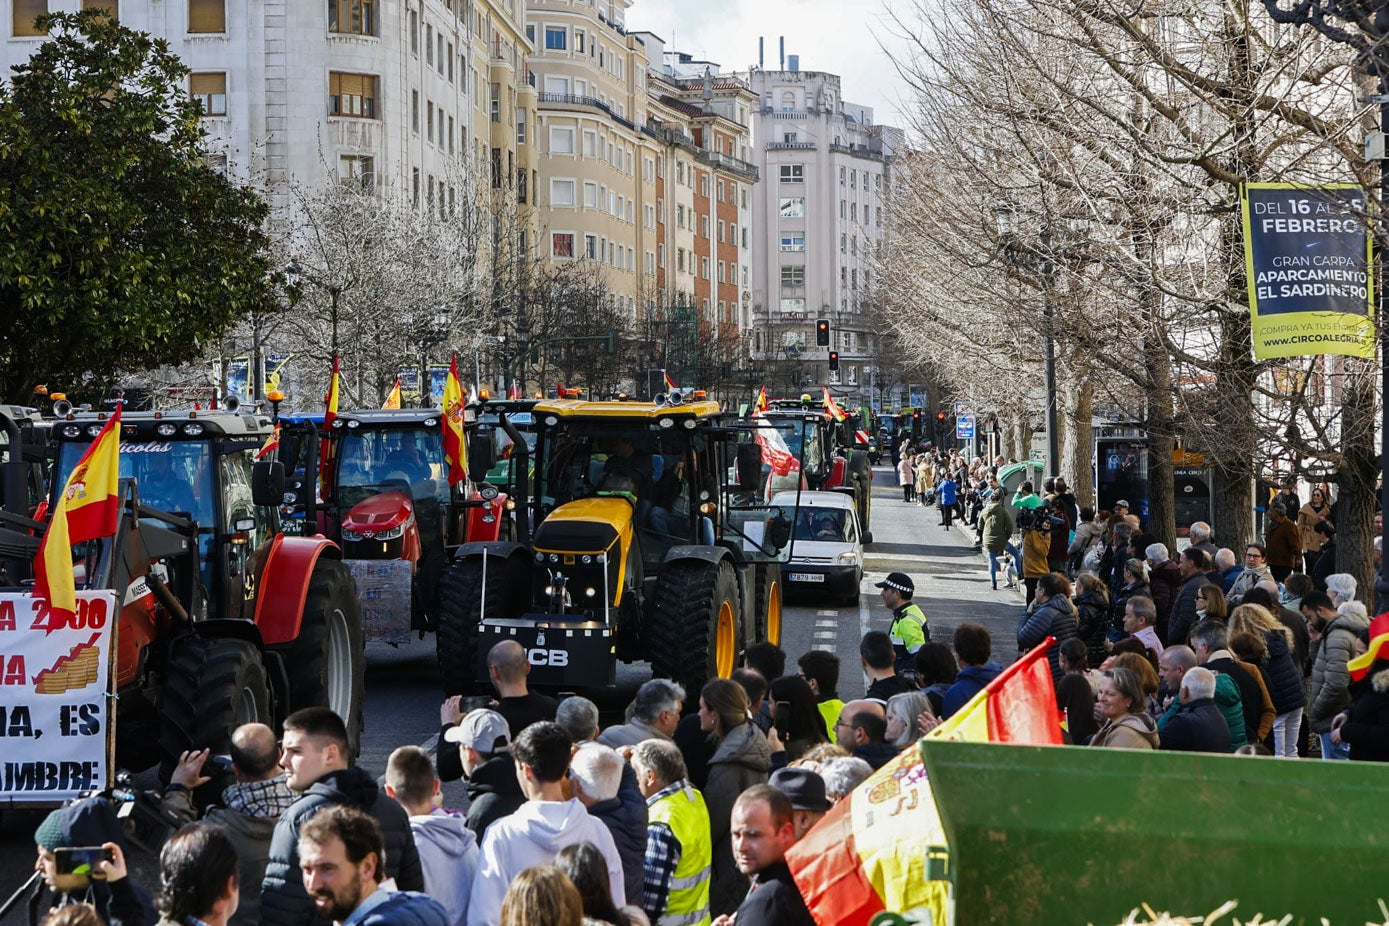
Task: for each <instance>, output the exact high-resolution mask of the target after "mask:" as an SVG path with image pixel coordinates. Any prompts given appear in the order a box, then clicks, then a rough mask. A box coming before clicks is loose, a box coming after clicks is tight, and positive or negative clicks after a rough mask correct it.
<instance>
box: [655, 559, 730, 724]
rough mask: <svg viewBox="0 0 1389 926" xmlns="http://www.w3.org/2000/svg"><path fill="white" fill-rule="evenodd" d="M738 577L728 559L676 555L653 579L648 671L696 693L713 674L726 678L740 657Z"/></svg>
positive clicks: (691, 692)
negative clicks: (695, 558) (658, 576)
mask: <svg viewBox="0 0 1389 926" xmlns="http://www.w3.org/2000/svg"><path fill="white" fill-rule="evenodd" d="M739 623H740V622H739V620H738V580H737V578H736V577H735V576H734V574H733V564H732V563H729V562H726V561H725V562H720V563H709V562H705V561H703V560H679V561H676V562H673V563H670V564H668V565H667V566H666V567H665V569H664V570H663V571H662V572H661V577H660V579H659V580H658V582H657V587H656V601H655V606H654V607H653V608H652V612H651V623H650V633H649V634H648V635H647V638H648V640H649V641H650V651H651V652H650V655H651V669H652V673H653V674H654V675H656V676H657V677H660V678H669V679H673V680H674V681H677V682H679V683H680V684H681V685H683V686H685V692H686V696H687V697H689V698H694V697H695V696H696V695H697V694H698V693H699V691H700V689H702V688H703V687H704V683H705V682H707V681H709V680H710V679H713V678H728V677H729V675H731V674H732V673H733V667H734V664H735V661H736V660H737V658H738V645H739V641H738V627H739Z"/></svg>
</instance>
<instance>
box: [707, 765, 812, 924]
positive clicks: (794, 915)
mask: <svg viewBox="0 0 1389 926" xmlns="http://www.w3.org/2000/svg"><path fill="white" fill-rule="evenodd" d="M792 816H793V811H792V809H791V801H790V800H788V799H787V797H786V795H785V794H782V793H781V792H780V791H778V790H777V789H776V788H773V787H772V786H771V785H754V786H753V787H751V788H748V789H747V790H746V791H744V792H743V793H742V794H740V795H738V800H737V802H736V803H734V805H733V819H732V826H731V832H732V834H733V858H734V860H735V861H736V862H737V863H738V870H739V871H741V872H742V873H743V874H745V875H748V876H749V877H750V878H752V883H751V885H750V886H749V887H748V894H747V896H746V897H745V898H743V902H742V904H740V905H739V907H738V911H737V913H735V914H734V915H733V916H729V915H728V914H724V915H723V916H720V917H719V918H718V919H716V920H714V922H713V926H731V924H732V923H733V922H734V921H735V920H736V921H737V923H738V926H814V923H815V920H814V919H813V918H812V917H811V915H810V910H809V909H807V907H806V905H805V898H803V897H802V896H801V892H800V890H799V889H798V888H797V887H796V882H795V881H794V880H793V879H792V877H791V869H790V868H789V867H788V866H787V864H786V850H787V849H789V848H791V846H792V845H793V844H794V843H795V842H796V827H795V823H794V822H793V820H792Z"/></svg>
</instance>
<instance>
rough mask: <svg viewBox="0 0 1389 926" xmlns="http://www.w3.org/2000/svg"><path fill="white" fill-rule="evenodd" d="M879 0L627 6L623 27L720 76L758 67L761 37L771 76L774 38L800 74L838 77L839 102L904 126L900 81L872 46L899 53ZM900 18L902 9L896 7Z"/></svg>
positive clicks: (685, 0) (688, 0)
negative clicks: (782, 41) (712, 67)
mask: <svg viewBox="0 0 1389 926" xmlns="http://www.w3.org/2000/svg"><path fill="white" fill-rule="evenodd" d="M883 2H884V0H859V2H858V3H845V2H844V0H633V2H632V6H631V7H630V8H629V9H628V10H627V28H628V29H629V30H645V31H650V32H654V33H656V34H657V35H659V36H660V37H661V38H663V39H664V40H665V42H666V48H667V50H672V51H682V52H685V53H687V54H691V55H693V56H694V57H695V58H696V59H705V60H708V61H715V62H718V63H719V64H720V65H722V66H723V69H724V70H725V71H733V70H738V71H742V70H746V69H747V68H748V67H749V66H750V65H755V64H756V63H757V38H758V36H762V37H763V38H765V39H766V42H765V46H766V50H765V53H764V61H765V67H766V69H767V70H777V67H778V63H777V55H778V37H779V36H785V37H786V53H787V55H800V59H801V60H800V68H801V70H803V71H828V72H829V73H831V74H838V75H839V76H840V78H841V84H840V87H841V92H842V93H843V98H844V99H845V100H847V101H848V102H850V103H859V104H862V105H864V106H871V107H873V116H874V118H875V119H876V120H877V121H878V122H880V123H886V124H889V125H897V126H903V127H905V125H906V122H907V120H906V119H905V118H904V117H903V115H902V113H903V111H904V109H905V108H906V103H907V100H906V99H905V95H904V93H903V92H902V83H901V80H900V78H899V77H898V76H897V72H896V70H895V69H894V67H893V64H892V62H891V61H890V60H889V58H888V56H887V55H886V54H884V53H883V50H882V47H880V45H879V41H881V43H882V45H883V46H886V47H887V48H888V49H890V50H893V52H894V53H898V52H899V51H901V50H902V49H903V47H904V46H903V43H902V40H901V39H899V38H897V37H896V36H895V35H893V34H892V31H891V30H890V28H889V23H888V22H887V19H886V14H885V12H884V6H883ZM900 8H901V9H902V10H903V12H904V15H905V14H906V11H907V10H908V8H909V7H908V5H907V4H905V3H904V4H901V6H900Z"/></svg>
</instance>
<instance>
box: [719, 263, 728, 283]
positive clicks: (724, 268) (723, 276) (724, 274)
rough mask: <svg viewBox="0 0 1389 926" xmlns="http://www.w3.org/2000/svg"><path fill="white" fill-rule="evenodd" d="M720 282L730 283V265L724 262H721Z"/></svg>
mask: <svg viewBox="0 0 1389 926" xmlns="http://www.w3.org/2000/svg"><path fill="white" fill-rule="evenodd" d="M719 282H720V283H727V282H728V264H726V263H725V262H724V261H719Z"/></svg>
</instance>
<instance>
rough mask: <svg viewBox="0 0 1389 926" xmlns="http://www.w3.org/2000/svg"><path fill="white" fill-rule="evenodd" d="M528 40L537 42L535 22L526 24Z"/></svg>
mask: <svg viewBox="0 0 1389 926" xmlns="http://www.w3.org/2000/svg"><path fill="white" fill-rule="evenodd" d="M526 41H527V42H530V43H531V44H532V45H534V44H535V24H534V23H530V24H528V25H527V26H526Z"/></svg>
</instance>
